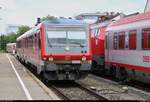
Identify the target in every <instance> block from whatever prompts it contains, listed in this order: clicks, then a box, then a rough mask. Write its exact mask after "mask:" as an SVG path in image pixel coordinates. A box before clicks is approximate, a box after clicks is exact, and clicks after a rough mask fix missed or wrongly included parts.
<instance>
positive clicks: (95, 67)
mask: <svg viewBox="0 0 150 102" xmlns="http://www.w3.org/2000/svg"><path fill="white" fill-rule="evenodd" d="M91 70H92V72H97V70H98V68H97V62H96V61H92V66H91Z"/></svg>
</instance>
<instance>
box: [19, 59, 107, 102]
mask: <svg viewBox="0 0 150 102" xmlns="http://www.w3.org/2000/svg"><path fill="white" fill-rule="evenodd" d="M21 63H22V62H21ZM22 64H23V65H24V66H25V67H26V68H27V69H28V70H29V71H30V72H31V73H33V75H34V76H36V77H37V78H38V79H39V80H41V81H42V82H43V83H44V84H45V85H46V86H47V87H48V88H50V89H51V90H53V91H54V92H55V93H56V94H57V95H58V96H59V97H60V98H61V99H62V100H107V99H106V98H104V97H102V96H101V95H99V94H97V93H95V92H94V91H92V90H91V89H89V88H87V87H86V86H85V85H84V84H82V83H79V82H74V81H69V82H68V81H66V82H65V81H57V82H56V81H53V82H52V81H51V82H49V81H47V80H45V79H44V78H42V77H41V76H39V75H37V73H36V70H35V68H34V67H33V66H29V65H27V64H25V63H22Z"/></svg>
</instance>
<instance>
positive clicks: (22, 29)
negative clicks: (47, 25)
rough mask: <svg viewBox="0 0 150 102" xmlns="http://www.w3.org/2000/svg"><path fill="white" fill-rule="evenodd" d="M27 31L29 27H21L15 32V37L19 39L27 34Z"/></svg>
mask: <svg viewBox="0 0 150 102" xmlns="http://www.w3.org/2000/svg"><path fill="white" fill-rule="evenodd" d="M28 30H30V27H29V26H25V25H22V26H20V27H19V30H18V32H17V37H19V36H20V35H22V34H24V33H25V32H27V31H28Z"/></svg>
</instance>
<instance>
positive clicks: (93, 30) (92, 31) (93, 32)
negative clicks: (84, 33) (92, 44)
mask: <svg viewBox="0 0 150 102" xmlns="http://www.w3.org/2000/svg"><path fill="white" fill-rule="evenodd" d="M91 33H92V37H94V34H95V29H92V30H91Z"/></svg>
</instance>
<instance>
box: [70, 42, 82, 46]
mask: <svg viewBox="0 0 150 102" xmlns="http://www.w3.org/2000/svg"><path fill="white" fill-rule="evenodd" d="M70 43H71V44H77V45H80V47H85V45H83V44H81V43H79V42H70Z"/></svg>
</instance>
